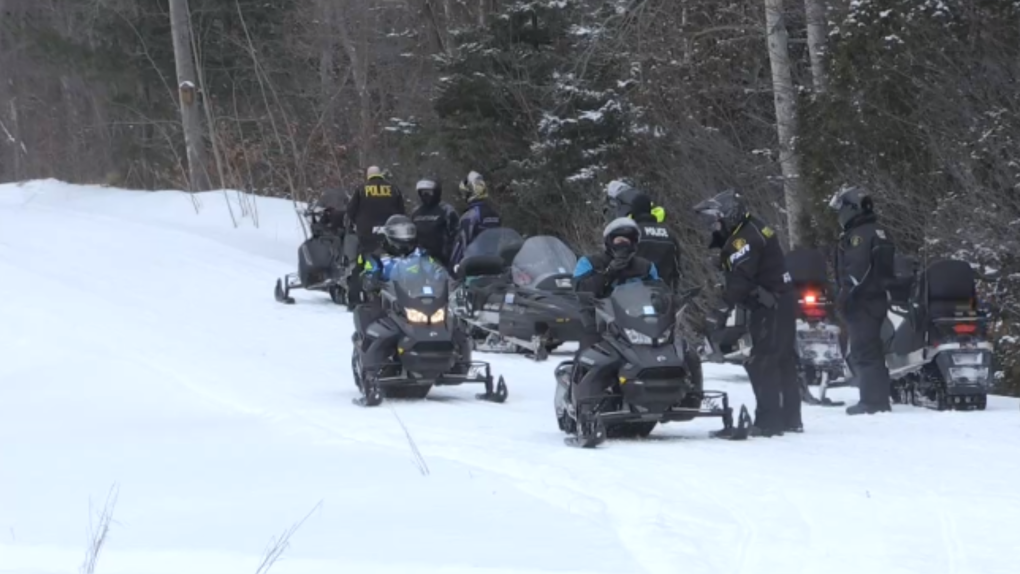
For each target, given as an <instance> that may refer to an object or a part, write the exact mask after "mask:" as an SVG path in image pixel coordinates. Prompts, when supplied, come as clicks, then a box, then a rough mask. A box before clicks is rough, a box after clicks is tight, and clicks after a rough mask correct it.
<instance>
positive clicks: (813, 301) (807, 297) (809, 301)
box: [804, 293, 818, 305]
mask: <svg viewBox="0 0 1020 574" xmlns="http://www.w3.org/2000/svg"><path fill="white" fill-rule="evenodd" d="M804 304H805V305H817V304H818V295H815V294H814V293H805V294H804Z"/></svg>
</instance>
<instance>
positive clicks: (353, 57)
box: [336, 2, 372, 169]
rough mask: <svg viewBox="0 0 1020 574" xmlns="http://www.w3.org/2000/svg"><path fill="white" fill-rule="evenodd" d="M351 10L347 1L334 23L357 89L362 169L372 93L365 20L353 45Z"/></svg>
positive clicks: (369, 139)
mask: <svg viewBox="0 0 1020 574" xmlns="http://www.w3.org/2000/svg"><path fill="white" fill-rule="evenodd" d="M352 12H353V11H352V10H351V6H350V2H348V3H347V4H346V10H344V11H343V15H342V16H341V17H339V18H338V19H337V22H336V25H337V32H338V33H339V35H340V41H341V42H342V43H343V46H344V51H345V52H346V53H347V57H348V59H350V61H351V71H352V73H353V75H354V87H355V88H357V90H358V110H359V116H360V120H361V121H360V126H359V132H360V133H359V136H358V140H359V142H358V161H359V162H360V164H361V167H362V169H364V168H365V167H366V166H367V165H368V163H369V158H370V157H371V151H372V93H371V92H370V91H369V86H368V53H367V52H368V38H367V37H366V36H365V34H366V32H365V29H366V27H367V22H361V25H360V26H358V28H359V29H360V30H361V32H360V33H359V36H360V37H359V44H360V45H355V41H354V38H353V37H352V35H351V29H352V28H354V26H353V25H352V23H353V22H354V21H355V18H354V15H353V13H352ZM367 14H368V12H367V10H364V11H362V15H363V16H364V17H365V18H367V17H368V16H367Z"/></svg>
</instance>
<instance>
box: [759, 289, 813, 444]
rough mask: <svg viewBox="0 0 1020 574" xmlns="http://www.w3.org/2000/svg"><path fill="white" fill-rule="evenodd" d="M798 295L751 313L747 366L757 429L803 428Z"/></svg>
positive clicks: (788, 294)
mask: <svg viewBox="0 0 1020 574" xmlns="http://www.w3.org/2000/svg"><path fill="white" fill-rule="evenodd" d="M796 312H797V294H796V293H795V292H793V291H791V292H788V293H786V294H784V295H781V296H779V297H778V298H777V301H776V305H775V307H762V308H758V309H756V310H754V311H752V312H751V318H750V323H749V324H748V329H749V330H750V333H751V344H752V348H751V356H750V358H749V359H748V361H747V362H746V363H745V364H744V369H745V370H747V377H748V378H749V379H750V380H751V387H752V388H753V389H754V398H755V402H756V403H757V407H756V409H755V416H754V424H755V426H757V427H759V428H761V429H763V430H770V431H781V430H786V429H790V428H794V427H800V426H802V425H803V421H802V420H801V410H800V407H801V403H800V384H799V382H798V380H797V349H796V344H797V340H796V338H797V315H796Z"/></svg>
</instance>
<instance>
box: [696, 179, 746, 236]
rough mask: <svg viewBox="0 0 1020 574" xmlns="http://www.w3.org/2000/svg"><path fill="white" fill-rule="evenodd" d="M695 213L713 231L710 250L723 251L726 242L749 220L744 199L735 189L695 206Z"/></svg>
mask: <svg viewBox="0 0 1020 574" xmlns="http://www.w3.org/2000/svg"><path fill="white" fill-rule="evenodd" d="M694 212H695V213H697V214H698V216H699V217H700V218H701V219H702V220H703V221H704V222H705V225H707V226H709V227H710V228H711V230H712V241H711V242H710V243H709V245H708V248H709V249H722V247H723V246H724V245H725V244H726V240H727V239H729V237H730V235H732V234H733V232H734V231H736V230H737V227H738V226H739V225H740V224H741V223H743V222H744V220H745V219H746V218H747V207H746V206H745V205H744V198H743V197H741V195H740V192H738V191H737V190H735V189H727V190H726V191H723V192H721V193H718V194H716V195H715V196H713V197H710V198H708V199H706V200H705V201H702V202H701V203H699V204H697V205H695V206H694Z"/></svg>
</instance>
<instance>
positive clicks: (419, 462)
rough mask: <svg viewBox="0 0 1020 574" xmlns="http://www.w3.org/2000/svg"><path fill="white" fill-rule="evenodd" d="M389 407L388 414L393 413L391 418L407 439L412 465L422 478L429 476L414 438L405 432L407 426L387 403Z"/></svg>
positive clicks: (427, 467) (427, 468)
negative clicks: (395, 420) (412, 458)
mask: <svg viewBox="0 0 1020 574" xmlns="http://www.w3.org/2000/svg"><path fill="white" fill-rule="evenodd" d="M386 405H387V406H388V407H390V412H391V413H393V418H395V419H397V424H399V425H400V428H401V429H403V430H404V436H405V437H407V444H408V445H410V447H411V456H412V457H414V464H415V466H417V467H418V472H420V473H421V475H422V476H428V475H429V465H427V464H425V457H424V456H422V454H421V451H420V450H418V444H417V443H416V442H414V437H412V436H411V431H409V430H407V426H405V425H404V421H402V420H400V415H398V414H397V409H395V408H393V405H391V404H389V403H387V404H386Z"/></svg>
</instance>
